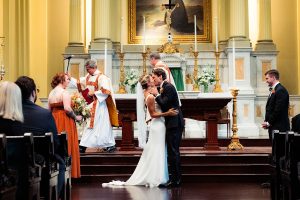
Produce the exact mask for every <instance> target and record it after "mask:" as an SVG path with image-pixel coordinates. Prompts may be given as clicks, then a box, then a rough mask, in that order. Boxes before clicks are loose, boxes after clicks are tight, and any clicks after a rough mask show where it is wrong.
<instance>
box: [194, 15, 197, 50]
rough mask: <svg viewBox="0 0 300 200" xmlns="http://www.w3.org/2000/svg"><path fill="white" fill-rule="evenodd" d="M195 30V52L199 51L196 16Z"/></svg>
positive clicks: (195, 19) (195, 20)
mask: <svg viewBox="0 0 300 200" xmlns="http://www.w3.org/2000/svg"><path fill="white" fill-rule="evenodd" d="M194 29H195V52H196V51H197V18H196V15H194Z"/></svg>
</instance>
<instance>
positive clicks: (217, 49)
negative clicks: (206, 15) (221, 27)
mask: <svg viewBox="0 0 300 200" xmlns="http://www.w3.org/2000/svg"><path fill="white" fill-rule="evenodd" d="M215 20H216V52H218V51H219V47H218V45H219V44H218V43H219V41H218V18H217V17H216V18H215Z"/></svg>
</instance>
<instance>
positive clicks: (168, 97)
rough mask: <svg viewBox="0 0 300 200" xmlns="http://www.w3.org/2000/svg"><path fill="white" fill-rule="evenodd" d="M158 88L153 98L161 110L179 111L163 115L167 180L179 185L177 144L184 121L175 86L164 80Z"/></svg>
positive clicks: (179, 171)
mask: <svg viewBox="0 0 300 200" xmlns="http://www.w3.org/2000/svg"><path fill="white" fill-rule="evenodd" d="M160 90H161V91H160V92H161V93H160V95H158V96H157V97H156V98H155V100H156V102H157V103H158V104H159V106H160V107H161V109H162V111H163V112H166V111H168V110H169V109H171V108H174V109H177V110H178V111H179V112H178V115H176V116H167V117H165V125H166V143H167V149H168V163H169V166H170V167H169V172H170V173H171V177H170V180H169V181H171V182H172V183H173V184H174V185H179V184H180V183H181V170H180V152H179V146H180V142H181V137H182V131H183V127H184V121H183V116H182V112H181V109H180V106H179V100H178V94H177V91H176V89H175V87H174V86H173V85H172V84H171V83H169V82H167V81H164V82H163V85H162V89H160Z"/></svg>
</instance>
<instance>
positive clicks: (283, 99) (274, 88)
mask: <svg viewBox="0 0 300 200" xmlns="http://www.w3.org/2000/svg"><path fill="white" fill-rule="evenodd" d="M265 78H266V83H267V84H268V86H269V91H270V94H269V97H268V101H267V105H266V115H265V121H264V122H263V123H262V127H263V128H264V129H268V132H269V139H270V140H271V141H272V131H273V130H279V131H280V132H285V131H289V130H290V121H289V116H288V109H289V93H288V91H287V90H286V89H285V87H283V85H281V83H280V82H279V72H278V71H277V70H275V69H271V70H269V71H267V72H266V73H265Z"/></svg>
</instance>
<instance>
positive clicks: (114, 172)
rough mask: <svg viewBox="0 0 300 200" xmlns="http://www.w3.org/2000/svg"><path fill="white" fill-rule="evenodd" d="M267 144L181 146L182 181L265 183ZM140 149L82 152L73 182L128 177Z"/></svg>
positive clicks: (268, 171) (267, 171)
mask: <svg viewBox="0 0 300 200" xmlns="http://www.w3.org/2000/svg"><path fill="white" fill-rule="evenodd" d="M270 151H271V148H270V147H249V148H247V149H246V150H244V151H238V152H228V151H227V150H226V148H222V150H221V151H203V150H202V148H187V147H186V148H184V147H183V148H181V163H182V174H183V181H184V182H202V181H204V182H208V181H218V182H219V181H220V182H221V181H225V182H228V181H255V182H264V181H266V180H268V178H269V174H270V166H269V164H268V163H269V153H270ZM140 154H141V151H134V152H120V151H116V152H114V153H110V154H108V153H91V154H81V174H82V176H81V179H78V180H75V181H76V182H77V181H78V182H82V183H92V182H99V183H102V182H108V181H111V180H127V179H128V178H129V177H130V175H131V174H132V173H133V171H134V169H135V167H136V165H137V163H138V161H139V158H140Z"/></svg>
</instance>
